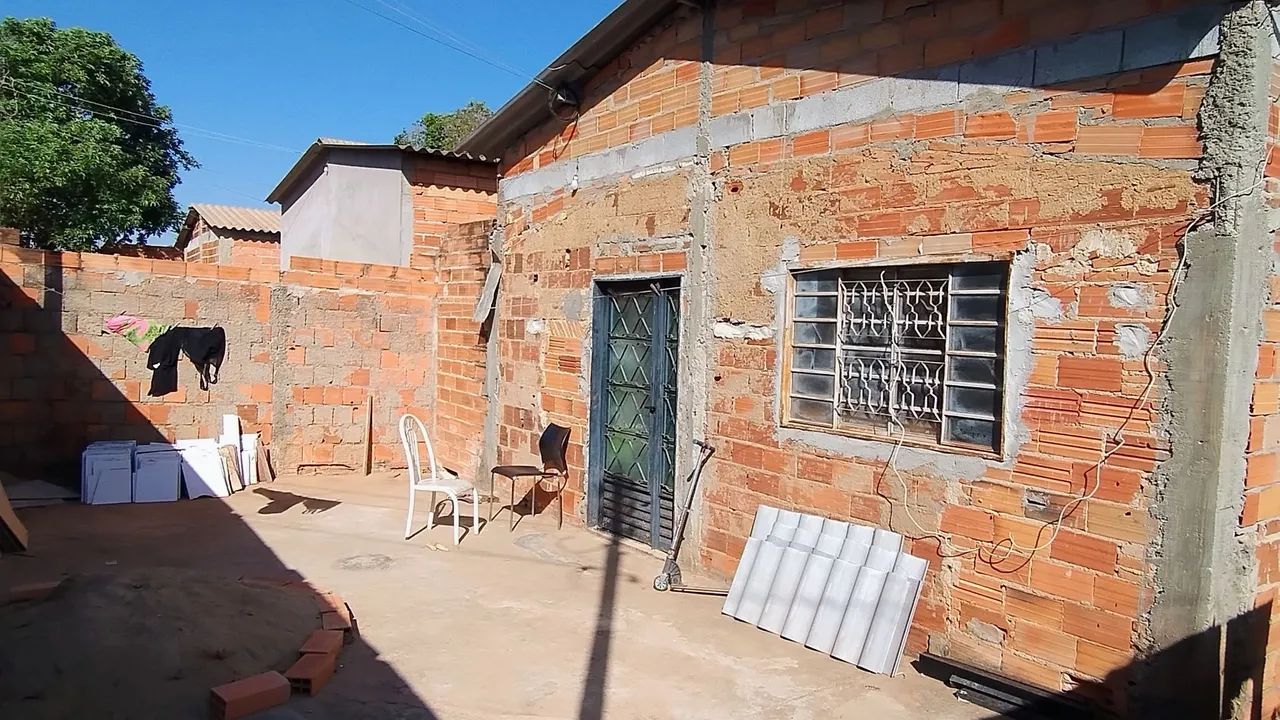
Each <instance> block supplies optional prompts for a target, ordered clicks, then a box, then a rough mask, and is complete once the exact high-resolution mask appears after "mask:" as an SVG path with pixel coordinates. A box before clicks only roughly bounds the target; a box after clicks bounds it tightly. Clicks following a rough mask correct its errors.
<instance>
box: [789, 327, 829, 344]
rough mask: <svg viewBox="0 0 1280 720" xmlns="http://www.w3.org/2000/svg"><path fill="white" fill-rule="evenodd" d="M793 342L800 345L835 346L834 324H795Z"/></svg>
mask: <svg viewBox="0 0 1280 720" xmlns="http://www.w3.org/2000/svg"><path fill="white" fill-rule="evenodd" d="M794 337H795V342H798V343H800V344H802V345H807V344H814V345H835V344H836V324H835V323H807V322H798V323H796V331H795V336H794Z"/></svg>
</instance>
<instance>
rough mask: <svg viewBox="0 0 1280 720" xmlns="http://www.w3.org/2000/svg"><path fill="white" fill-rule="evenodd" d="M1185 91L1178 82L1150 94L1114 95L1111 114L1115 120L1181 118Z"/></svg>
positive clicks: (1183, 85) (1182, 84) (1185, 87)
mask: <svg viewBox="0 0 1280 720" xmlns="http://www.w3.org/2000/svg"><path fill="white" fill-rule="evenodd" d="M1186 90H1187V86H1186V85H1185V84H1184V83H1180V82H1179V83H1171V84H1169V85H1166V86H1165V87H1163V88H1160V89H1158V90H1156V91H1154V92H1151V93H1136V92H1135V93H1116V96H1115V104H1114V106H1113V110H1112V113H1113V114H1114V115H1115V116H1116V117H1117V118H1156V117H1182V108H1183V99H1184V98H1185V96H1186Z"/></svg>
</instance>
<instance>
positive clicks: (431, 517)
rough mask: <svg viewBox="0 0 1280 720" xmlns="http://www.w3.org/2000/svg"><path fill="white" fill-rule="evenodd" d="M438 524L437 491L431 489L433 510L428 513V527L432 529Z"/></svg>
mask: <svg viewBox="0 0 1280 720" xmlns="http://www.w3.org/2000/svg"><path fill="white" fill-rule="evenodd" d="M435 526H436V491H435V490H432V491H431V512H429V513H427V529H428V530H430V529H432V528H434V527H435Z"/></svg>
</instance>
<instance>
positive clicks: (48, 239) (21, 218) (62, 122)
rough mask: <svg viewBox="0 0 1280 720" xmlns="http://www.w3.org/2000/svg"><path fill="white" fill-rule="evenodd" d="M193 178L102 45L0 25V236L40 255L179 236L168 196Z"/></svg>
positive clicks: (139, 80)
mask: <svg viewBox="0 0 1280 720" xmlns="http://www.w3.org/2000/svg"><path fill="white" fill-rule="evenodd" d="M193 167H197V165H196V162H195V160H194V159H193V158H192V157H191V156H190V155H189V154H187V152H186V151H185V150H183V148H182V141H181V140H180V139H179V138H178V133H177V131H176V130H174V128H173V125H172V123H171V114H170V112H169V108H167V107H165V106H163V105H157V104H156V99H155V96H154V95H152V94H151V84H150V82H149V81H148V80H147V78H146V76H145V75H143V74H142V63H141V62H139V61H138V58H137V57H136V56H134V55H133V54H132V53H130V52H128V51H126V50H124V49H122V48H121V47H120V46H118V45H116V43H115V40H113V39H112V37H111V36H110V35H108V34H106V33H100V32H91V31H89V30H84V29H82V28H58V27H57V26H55V25H54V23H53V21H51V20H48V19H45V18H33V19H29V20H18V19H14V18H6V19H4V20H3V21H0V226H8V227H16V228H18V229H19V230H20V231H21V233H22V241H23V243H24V244H26V245H29V246H33V247H41V248H47V249H65V250H90V249H94V248H97V247H100V246H102V245H103V244H105V243H139V242H142V241H143V240H145V239H146V238H147V237H148V236H150V235H154V234H157V233H161V232H164V231H166V230H171V229H173V228H175V227H177V226H178V224H179V223H180V221H181V217H182V216H181V213H180V212H179V208H178V204H177V202H176V201H175V200H174V198H173V188H174V187H175V186H176V185H177V184H178V182H179V179H178V173H179V172H180V171H182V170H186V169H190V168H193Z"/></svg>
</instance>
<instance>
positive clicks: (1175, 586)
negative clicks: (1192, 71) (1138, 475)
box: [1133, 0, 1272, 717]
mask: <svg viewBox="0 0 1280 720" xmlns="http://www.w3.org/2000/svg"><path fill="white" fill-rule="evenodd" d="M1269 33H1270V18H1269V15H1268V12H1267V8H1266V5H1265V3H1264V2H1262V0H1252V1H1251V2H1246V3H1241V4H1238V5H1236V6H1234V7H1233V8H1232V9H1231V10H1230V11H1229V12H1228V13H1227V15H1226V16H1225V17H1224V19H1223V22H1222V27H1221V54H1220V56H1219V59H1218V61H1217V62H1216V63H1215V67H1214V72H1213V77H1212V79H1211V81H1210V86H1209V89H1208V91H1207V93H1206V95H1205V99H1204V104H1203V106H1202V108H1201V111H1200V118H1199V119H1200V124H1201V133H1202V137H1203V140H1204V143H1205V152H1204V157H1203V160H1202V163H1201V167H1200V170H1199V172H1198V174H1199V175H1200V177H1201V178H1202V179H1203V180H1204V181H1206V182H1207V183H1209V185H1210V187H1211V188H1212V189H1213V202H1214V205H1213V209H1212V212H1210V213H1207V214H1206V215H1205V216H1204V217H1203V218H1202V220H1201V221H1200V222H1199V223H1198V226H1197V227H1195V228H1194V229H1192V230H1191V231H1190V232H1189V233H1188V234H1187V236H1186V237H1185V238H1184V240H1183V243H1182V248H1181V250H1182V255H1183V257H1182V265H1181V266H1180V267H1184V277H1183V278H1182V281H1181V284H1180V285H1179V286H1178V290H1177V292H1176V293H1175V295H1174V297H1173V303H1174V309H1173V310H1171V312H1172V314H1173V315H1172V317H1171V318H1170V319H1169V320H1168V327H1167V334H1166V341H1165V343H1164V347H1163V352H1164V357H1165V360H1166V361H1167V362H1168V375H1167V387H1166V388H1164V390H1166V393H1165V397H1166V401H1165V417H1166V427H1165V431H1166V432H1167V436H1168V438H1169V441H1170V446H1171V450H1172V457H1171V459H1169V460H1168V461H1167V462H1165V463H1163V464H1162V466H1161V467H1160V468H1159V471H1158V473H1157V476H1156V481H1155V482H1156V488H1155V493H1156V501H1155V506H1154V515H1155V520H1156V522H1157V523H1159V531H1158V532H1157V533H1156V536H1157V540H1156V543H1155V546H1154V547H1153V548H1151V552H1152V555H1151V556H1152V561H1153V563H1154V566H1155V585H1154V592H1155V595H1154V600H1153V603H1152V606H1151V608H1150V611H1149V613H1148V616H1147V618H1146V619H1147V621H1148V631H1149V634H1148V636H1147V637H1146V638H1145V641H1146V642H1145V645H1146V647H1145V648H1144V657H1143V660H1142V662H1141V663H1140V664H1139V666H1138V668H1137V669H1136V674H1135V677H1134V678H1133V679H1134V680H1135V681H1136V684H1135V685H1134V686H1133V691H1134V694H1135V697H1134V701H1135V703H1136V707H1135V710H1136V711H1135V712H1134V713H1133V714H1134V716H1135V717H1156V716H1160V715H1163V714H1168V715H1169V716H1170V717H1237V716H1238V715H1239V713H1240V707H1241V702H1240V701H1241V696H1242V695H1244V694H1245V693H1246V692H1247V691H1248V689H1247V687H1245V686H1241V685H1240V684H1239V683H1235V682H1231V681H1230V680H1229V681H1228V682H1227V683H1226V684H1225V685H1224V682H1223V678H1224V675H1225V676H1226V677H1228V678H1232V677H1236V676H1239V675H1240V668H1238V667H1232V664H1233V662H1237V661H1238V660H1239V659H1240V658H1241V657H1246V656H1248V655H1249V653H1241V652H1238V651H1237V650H1238V648H1237V643H1238V638H1233V637H1232V636H1233V635H1239V634H1240V632H1241V631H1242V630H1244V628H1242V625H1245V626H1247V623H1243V624H1242V623H1240V622H1238V619H1239V618H1243V617H1245V616H1246V614H1247V613H1248V611H1249V610H1250V609H1251V608H1252V604H1253V590H1254V579H1255V577H1256V568H1255V560H1254V553H1253V548H1252V543H1253V540H1252V538H1251V537H1248V536H1246V535H1244V534H1242V533H1241V532H1240V513H1241V506H1242V504H1243V493H1244V478H1245V448H1246V444H1247V442H1248V437H1249V407H1250V401H1251V396H1252V390H1253V377H1254V372H1255V370H1256V366H1257V352H1258V342H1259V338H1260V336H1261V332H1262V329H1261V317H1262V309H1263V304H1264V302H1265V299H1266V288H1267V276H1268V275H1269V274H1270V272H1271V265H1272V253H1271V248H1270V246H1271V242H1270V237H1269V234H1268V232H1267V227H1266V221H1265V217H1264V209H1265V208H1264V203H1263V187H1262V161H1263V159H1264V158H1265V156H1266V153H1265V137H1266V128H1267V106H1268V97H1267V89H1268V83H1269V81H1270V74H1271V53H1270V44H1269V41H1270V38H1269ZM1263 635H1264V637H1262V638H1260V639H1258V640H1259V641H1260V642H1263V643H1265V641H1266V640H1265V632H1264V633H1263ZM1226 648H1233V649H1232V651H1231V652H1230V653H1227V652H1225V651H1224V650H1225V649H1226ZM1246 674H1247V673H1246Z"/></svg>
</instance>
